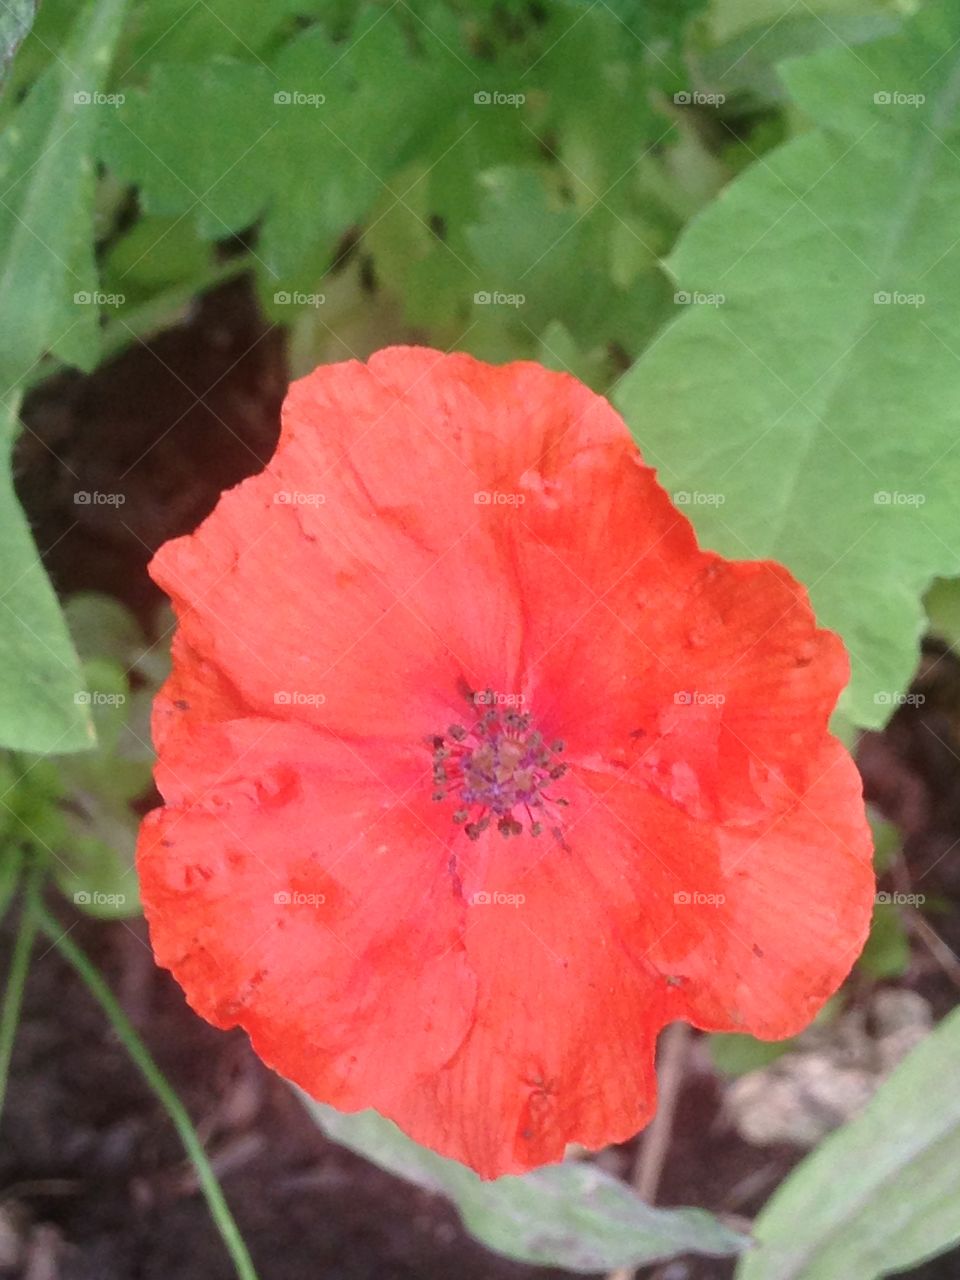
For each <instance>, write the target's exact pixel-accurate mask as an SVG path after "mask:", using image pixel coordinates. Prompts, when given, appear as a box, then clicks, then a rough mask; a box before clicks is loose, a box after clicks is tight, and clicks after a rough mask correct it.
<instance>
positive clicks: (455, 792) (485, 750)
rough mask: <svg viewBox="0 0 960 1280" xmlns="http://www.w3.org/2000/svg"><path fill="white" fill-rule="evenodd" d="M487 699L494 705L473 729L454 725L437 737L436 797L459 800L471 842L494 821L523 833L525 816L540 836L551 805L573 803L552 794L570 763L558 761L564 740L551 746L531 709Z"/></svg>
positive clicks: (507, 831)
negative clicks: (521, 709) (503, 705)
mask: <svg viewBox="0 0 960 1280" xmlns="http://www.w3.org/2000/svg"><path fill="white" fill-rule="evenodd" d="M479 700H480V697H479V695H478V701H479ZM483 701H485V702H486V703H487V704H488V707H489V709H488V710H487V711H486V712H485V713H484V714H483V716H481V718H480V719H479V720H477V721H476V723H475V724H474V725H473V728H472V729H467V728H465V727H464V726H463V725H461V724H452V725H451V726H450V727H449V729H448V730H447V732H446V734H438V735H437V736H436V737H434V738H433V740H432V741H433V783H434V791H433V798H434V800H446V799H447V797H448V796H452V797H454V798H455V799H456V800H457V801H458V807H457V809H456V811H455V813H454V815H453V820H454V822H456V823H462V824H465V825H464V828H463V829H464V831H465V832H466V834H467V835H468V836H469V837H470V839H471V840H476V839H478V838H479V836H480V835H481V834H482V833H483V832H484V831H486V829H487V827H489V826H490V824H491V822H496V824H497V830H498V831H499V832H500V834H501V835H503V836H518V835H521V834H522V833H523V821H522V817H523V816H524V815H525V816H526V818H527V820H528V821H529V823H530V834H531V835H533V836H538V835H540V834H541V832H542V831H543V824H544V820H549V814H550V806H553V805H558V806H561V807H562V806H565V805H566V804H567V801H566V800H564V799H562V798H558V797H555V796H552V795H550V794H548V792H547V788H548V787H549V786H550V784H551V783H552V782H554V781H556V780H558V779H559V778H562V777H563V775H564V774H565V773H566V772H567V766H566V765H565V764H560V763H559V762H558V761H557V760H556V759H555V757H556V756H557V755H558V754H559V753H560V752H561V751H562V750H563V743H562V742H554V743H552V744H551V745H550V746H547V745H546V743H545V742H544V741H543V738H542V736H541V735H540V734H539V733H537V732H536V730H535V729H533V728H532V723H533V717H532V716H531V715H530V713H529V712H525V713H524V714H523V715H521V714H519V713H518V712H516V711H506V712H503V713H501V712H500V711H498V710H496V708H495V707H493V706H491V705H489V704H491V703H493V701H494V697H493V694H491V693H488V694H487V695H485V696H484V698H483ZM518 813H519V814H520V815H521V817H518V816H517V814H518Z"/></svg>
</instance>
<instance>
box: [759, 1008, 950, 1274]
mask: <svg viewBox="0 0 960 1280" xmlns="http://www.w3.org/2000/svg"><path fill="white" fill-rule="evenodd" d="M958 1055H960V1010H955V1011H954V1012H953V1013H952V1014H950V1016H949V1017H948V1018H946V1019H945V1020H944V1021H943V1022H942V1023H941V1024H940V1026H939V1027H938V1028H937V1029H936V1030H935V1031H934V1032H933V1033H932V1034H931V1035H930V1036H929V1037H928V1038H927V1039H926V1040H924V1041H923V1043H922V1044H920V1045H919V1046H918V1047H917V1048H916V1049H914V1051H913V1052H912V1053H911V1054H910V1055H909V1057H907V1058H906V1059H905V1060H904V1062H903V1063H902V1064H901V1065H900V1066H899V1067H898V1068H897V1070H896V1071H895V1072H894V1073H893V1075H892V1076H891V1077H890V1079H889V1080H887V1081H886V1082H885V1083H884V1084H883V1085H882V1086H881V1087H880V1089H879V1090H878V1092H877V1093H876V1094H875V1096H874V1098H873V1099H872V1101H871V1102H870V1103H869V1105H868V1106H867V1108H866V1109H865V1110H864V1111H863V1113H862V1114H861V1115H859V1116H858V1117H857V1118H856V1119H855V1120H852V1121H851V1122H850V1123H849V1124H847V1125H845V1126H844V1127H843V1128H842V1129H838V1130H837V1131H836V1132H835V1133H833V1134H831V1135H830V1137H828V1138H827V1139H826V1140H825V1141H824V1143H823V1144H822V1145H821V1146H820V1147H819V1148H818V1149H817V1150H816V1151H815V1152H814V1153H813V1154H812V1155H811V1156H809V1157H808V1158H807V1159H806V1160H804V1161H803V1163H802V1164H800V1165H799V1166H798V1167H797V1169H795V1170H794V1172H793V1173H792V1174H791V1175H790V1176H789V1178H787V1180H786V1182H784V1183H783V1184H782V1185H781V1186H780V1188H779V1189H778V1190H777V1191H776V1192H775V1193H774V1195H773V1198H772V1199H771V1200H770V1202H769V1203H768V1204H767V1205H766V1206H765V1208H764V1210H763V1212H762V1213H761V1214H760V1217H759V1218H758V1219H757V1221H756V1223H755V1226H754V1232H755V1235H756V1237H757V1240H758V1241H759V1246H760V1247H759V1248H757V1249H756V1250H754V1251H753V1252H752V1253H751V1254H749V1255H748V1256H746V1257H745V1258H744V1259H743V1260H742V1261H741V1263H740V1266H739V1268H738V1270H737V1280H838V1277H841V1276H842V1277H844V1280H873V1277H875V1276H879V1275H886V1274H887V1273H888V1272H891V1271H900V1270H902V1269H903V1268H905V1267H909V1266H912V1265H914V1264H915V1263H917V1262H919V1261H921V1260H922V1259H924V1258H929V1257H932V1256H933V1255H934V1254H936V1253H939V1252H940V1251H941V1250H943V1249H946V1248H948V1247H949V1246H950V1245H951V1244H953V1243H955V1242H956V1241H957V1240H960V1197H958V1196H957V1185H956V1184H957V1167H958V1165H960V1091H958V1090H957V1089H955V1088H953V1087H950V1081H951V1080H952V1076H953V1073H954V1071H955V1066H956V1062H957V1058H958Z"/></svg>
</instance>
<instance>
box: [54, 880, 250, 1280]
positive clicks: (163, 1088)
mask: <svg viewBox="0 0 960 1280" xmlns="http://www.w3.org/2000/svg"><path fill="white" fill-rule="evenodd" d="M35 913H36V919H37V921H38V923H39V926H40V928H41V929H42V930H43V932H44V933H45V934H46V935H47V937H48V938H49V939H50V941H51V943H52V944H53V946H54V947H55V948H56V950H57V951H59V952H60V954H61V955H62V956H63V958H64V959H65V960H66V961H67V963H68V964H70V965H71V966H72V967H73V969H74V970H76V972H77V974H78V975H79V977H80V978H81V979H82V981H83V982H84V983H85V984H86V986H87V988H88V989H89V991H90V992H91V994H92V995H93V997H94V999H95V1000H96V1001H97V1002H98V1003H99V1005H100V1007H101V1008H102V1009H103V1011H104V1013H105V1014H106V1015H107V1018H108V1019H109V1020H110V1022H111V1024H112V1025H113V1029H114V1030H115V1031H116V1033H117V1036H118V1038H119V1040H120V1043H121V1044H122V1045H123V1047H124V1048H125V1049H126V1051H127V1053H129V1055H130V1057H131V1058H132V1059H133V1061H134V1063H135V1064H136V1065H137V1067H139V1069H140V1072H141V1074H142V1075H143V1078H144V1079H145V1080H146V1082H147V1084H148V1085H149V1086H150V1088H151V1089H152V1090H153V1092H154V1094H155V1095H156V1097H157V1099H158V1100H159V1102H160V1104H161V1105H162V1106H163V1108H164V1110H165V1111H166V1113H167V1115H168V1116H169V1117H170V1119H171V1120H172V1121H173V1126H174V1128H175V1129H176V1131H177V1133H178V1134H179V1135H180V1140H181V1142H182V1143H183V1145H184V1147H185V1149H186V1152H187V1155H188V1156H189V1157H190V1160H191V1162H192V1164H193V1167H194V1169H195V1170H196V1173H197V1180H198V1182H199V1183H200V1188H201V1190H202V1191H203V1194H204V1196H205V1197H206V1201H207V1205H208V1207H209V1209H210V1216H211V1217H212V1218H213V1221H214V1223H215V1224H216V1227H217V1230H218V1231H219V1232H220V1235H221V1236H222V1238H223V1243H224V1244H225V1245H226V1247H227V1252H228V1253H229V1254H230V1257H231V1259H232V1261H233V1265H234V1268H235V1269H236V1273H237V1275H238V1276H239V1277H240V1280H257V1273H256V1271H255V1270H254V1267H253V1261H252V1260H251V1258H250V1254H249V1253H248V1252H247V1246H246V1245H245V1244H244V1242H243V1237H242V1236H241V1235H240V1232H239V1230H238V1228H237V1224H236V1222H235V1221H234V1219H233V1215H232V1214H231V1212H230V1210H229V1208H228V1207H227V1202H226V1200H225V1199H224V1198H223V1192H222V1191H221V1190H220V1184H219V1182H218V1181H217V1177H216V1174H215V1173H214V1172H213V1169H212V1168H211V1166H210V1161H209V1160H208V1159H207V1155H206V1152H205V1151H204V1149H203V1145H202V1144H201V1142H200V1139H199V1137H198V1136H197V1131H196V1129H194V1127H193V1122H192V1121H191V1119H190V1117H189V1115H188V1114H187V1111H186V1108H185V1107H184V1105H183V1103H182V1102H181V1101H180V1099H179V1097H178V1096H177V1094H176V1092H175V1091H174V1089H173V1087H172V1086H171V1085H170V1083H169V1082H168V1081H167V1078H166V1076H165V1075H164V1074H163V1072H162V1071H161V1070H160V1068H159V1067H158V1066H157V1064H156V1062H155V1061H154V1059H153V1056H152V1055H151V1053H150V1050H149V1049H148V1048H147V1046H146V1045H145V1044H144V1043H143V1041H142V1040H141V1039H140V1037H139V1035H137V1032H136V1030H135V1029H134V1027H133V1024H132V1023H131V1021H130V1019H129V1018H128V1017H127V1015H126V1014H125V1013H124V1012H123V1010H122V1009H121V1008H120V1005H119V1004H118V1002H117V999H116V997H115V996H114V994H113V992H112V991H111V990H110V988H109V987H108V986H107V984H106V983H105V982H104V980H103V978H102V977H101V976H100V974H99V972H98V971H97V969H96V967H95V966H94V965H93V964H92V962H91V961H90V960H88V959H87V957H86V956H85V955H84V953H83V952H82V951H81V950H80V948H79V947H78V946H76V944H75V943H74V942H73V941H72V940H71V939H70V938H69V937H68V936H67V935H66V934H65V933H64V931H63V929H62V928H61V927H60V925H59V924H58V923H57V921H56V920H55V919H54V918H53V916H51V915H49V914H48V913H47V911H46V910H45V909H44V908H43V907H42V906H40V905H39V904H38V905H37V907H36V909H35Z"/></svg>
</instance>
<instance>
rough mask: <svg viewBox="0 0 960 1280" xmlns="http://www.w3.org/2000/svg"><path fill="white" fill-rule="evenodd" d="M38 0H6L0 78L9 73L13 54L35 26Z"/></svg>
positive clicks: (0, 24)
mask: <svg viewBox="0 0 960 1280" xmlns="http://www.w3.org/2000/svg"><path fill="white" fill-rule="evenodd" d="M36 15H37V0H4V5H3V9H2V10H0V80H2V79H4V78H5V77H6V74H7V68H8V67H9V66H10V63H11V62H12V61H13V55H14V54H15V53H16V52H17V50H18V49H19V47H20V44H21V41H22V40H23V39H24V37H25V36H26V35H27V33H28V32H29V30H30V28H31V27H32V26H33V20H34V18H35V17H36Z"/></svg>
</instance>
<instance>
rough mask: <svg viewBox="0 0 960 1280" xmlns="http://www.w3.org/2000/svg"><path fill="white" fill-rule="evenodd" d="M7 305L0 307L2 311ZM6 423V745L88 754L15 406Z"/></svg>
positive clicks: (89, 739) (0, 735) (0, 732)
mask: <svg viewBox="0 0 960 1280" xmlns="http://www.w3.org/2000/svg"><path fill="white" fill-rule="evenodd" d="M2 305H3V304H2V303H0V306H2ZM6 411H7V417H6V420H5V421H0V528H2V529H3V537H2V538H0V584H2V585H0V747H12V748H16V749H18V750H24V751H82V750H84V749H85V748H86V747H90V746H92V745H93V742H94V731H93V725H92V723H91V720H90V716H89V714H88V711H87V708H86V706H85V705H84V704H83V699H82V693H83V680H82V676H81V672H80V663H79V661H78V659H77V655H76V654H75V653H74V651H73V646H72V644H71V643H70V636H69V634H68V632H67V628H66V625H65V623H64V620H63V615H62V614H61V612H60V606H59V605H58V604H57V598H56V596H55V595H54V593H53V588H52V587H51V585H50V582H49V580H48V578H47V575H46V574H45V573H44V571H43V566H42V565H41V563H40V559H39V556H38V555H37V549H36V547H35V546H34V544H33V539H32V537H31V536H30V529H29V526H28V525H27V522H26V520H25V519H24V516H23V512H22V511H21V510H20V504H19V503H18V502H17V497H16V494H15V493H14V489H13V480H12V477H11V474H10V449H11V445H12V438H13V431H14V424H15V423H16V421H17V416H16V412H17V406H16V404H15V403H12V402H8V403H7V405H6Z"/></svg>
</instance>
